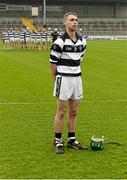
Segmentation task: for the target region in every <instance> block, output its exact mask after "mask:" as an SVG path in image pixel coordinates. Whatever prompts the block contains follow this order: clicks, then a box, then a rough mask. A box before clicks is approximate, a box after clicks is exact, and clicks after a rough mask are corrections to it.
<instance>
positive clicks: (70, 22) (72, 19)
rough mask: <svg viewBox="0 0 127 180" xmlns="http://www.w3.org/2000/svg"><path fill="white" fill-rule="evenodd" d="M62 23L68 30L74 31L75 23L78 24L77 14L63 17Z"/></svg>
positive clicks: (75, 28)
mask: <svg viewBox="0 0 127 180" xmlns="http://www.w3.org/2000/svg"><path fill="white" fill-rule="evenodd" d="M64 25H65V27H66V28H67V29H68V30H70V31H76V30H77V25H78V19H77V16H75V15H68V16H67V17H66V18H65V19H64Z"/></svg>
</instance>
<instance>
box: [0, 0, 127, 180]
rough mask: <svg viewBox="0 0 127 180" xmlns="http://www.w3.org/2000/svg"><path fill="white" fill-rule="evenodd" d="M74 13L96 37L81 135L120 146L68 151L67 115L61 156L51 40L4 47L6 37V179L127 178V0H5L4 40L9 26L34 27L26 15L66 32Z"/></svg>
mask: <svg viewBox="0 0 127 180" xmlns="http://www.w3.org/2000/svg"><path fill="white" fill-rule="evenodd" d="M32 10H33V11H32ZM68 11H74V12H76V13H77V14H78V15H79V29H80V30H81V29H82V31H81V32H82V33H83V34H84V36H88V39H87V44H88V50H87V51H86V55H85V60H84V61H83V62H82V65H81V66H82V74H83V76H82V79H83V89H84V99H83V100H82V101H81V105H80V109H79V113H78V117H77V130H76V133H77V136H78V140H80V142H81V143H83V144H86V145H88V146H89V145H90V138H91V136H92V135H93V134H95V136H97V137H101V136H102V135H104V136H105V138H106V139H107V140H108V142H114V144H113V143H109V144H106V145H105V149H104V150H103V151H92V150H91V149H90V150H88V151H82V152H77V151H73V150H71V149H68V148H67V147H66V140H67V128H66V124H67V123H66V121H65V124H64V126H65V128H64V131H63V139H64V141H65V154H63V155H62V156H57V155H56V154H55V152H54V148H53V145H52V141H53V134H54V129H53V118H54V114H55V111H56V99H55V98H54V97H53V96H52V91H53V84H54V82H53V79H52V76H51V72H50V66H49V54H50V52H49V48H50V45H51V42H50V43H49V44H48V43H46V44H45V41H43V46H46V49H44V51H43V48H42V46H40V44H36V43H35V44H31V43H28V46H27V45H26V44H25V46H22V45H23V44H19V43H18V44H16V43H14V44H12V43H11V42H10V44H9V43H7V46H5V48H6V49H3V48H2V47H4V46H2V45H3V44H2V41H0V179H51V178H52V179H62V178H63V179H127V167H126V165H127V156H126V155H127V133H126V132H127V0H0V34H1V38H2V34H3V32H6V31H9V32H10V31H16V32H17V30H21V32H22V29H25V28H26V27H25V26H24V25H23V24H22V21H21V19H20V18H21V17H24V18H26V21H25V23H26V24H27V25H28V26H30V28H33V27H32V25H30V22H31V21H32V22H33V25H34V27H35V28H37V29H38V28H39V29H42V31H43V30H44V29H45V28H46V29H47V30H49V28H50V31H51V30H52V31H54V29H56V28H57V30H58V31H59V32H62V31H63V28H64V27H63V15H64V14H65V13H66V12H68ZM32 12H33V13H32ZM27 19H29V20H30V21H27ZM50 35H51V34H50ZM11 36H12V34H11ZM11 36H10V37H11ZM34 37H35V35H34ZM43 38H45V34H44V36H43ZM43 38H42V39H43ZM89 39H94V41H92V40H89ZM96 39H97V40H96ZM98 39H100V40H98ZM101 39H103V40H101ZM109 39H111V40H110V41H109ZM117 39H119V40H122V41H116V40H117ZM50 40H51V39H50ZM34 42H35V41H34ZM8 44H9V46H10V47H11V48H10V47H9V46H8ZM47 44H48V45H49V46H48V48H47ZM34 45H35V46H34ZM14 46H15V47H16V48H17V47H18V51H17V50H16V51H15V50H14V49H13V48H14ZM29 46H30V47H31V48H32V49H27V48H29ZM36 46H38V50H41V49H42V51H36V50H37V48H36ZM24 47H25V48H24ZM8 48H9V50H7V49H8ZM21 48H24V49H23V50H22V49H21ZM33 49H34V51H33Z"/></svg>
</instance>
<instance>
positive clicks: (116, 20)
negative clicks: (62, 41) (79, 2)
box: [0, 5, 127, 35]
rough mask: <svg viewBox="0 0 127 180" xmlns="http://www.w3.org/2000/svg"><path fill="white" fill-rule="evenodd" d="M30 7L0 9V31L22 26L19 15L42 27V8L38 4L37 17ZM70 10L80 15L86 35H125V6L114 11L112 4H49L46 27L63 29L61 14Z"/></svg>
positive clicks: (126, 26) (126, 33)
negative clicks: (54, 5) (51, 5)
mask: <svg viewBox="0 0 127 180" xmlns="http://www.w3.org/2000/svg"><path fill="white" fill-rule="evenodd" d="M31 8H32V6H31V5H21V6H20V5H18V6H16V5H8V6H7V8H6V9H5V10H4V11H3V10H2V11H0V31H3V30H5V29H10V28H12V29H13V28H19V29H20V28H22V27H23V25H22V23H21V21H20V17H21V16H23V17H28V18H32V19H33V21H34V25H35V26H39V27H43V8H42V7H41V6H39V15H38V17H32V15H31ZM56 10H57V12H56ZM70 10H73V11H75V12H77V13H78V14H79V15H80V16H79V27H80V28H82V29H83V31H84V32H85V33H86V34H87V35H127V13H126V12H127V7H126V6H125V7H123V6H121V7H117V8H116V10H115V12H114V7H113V6H111V7H108V6H88V5H86V6H78V8H77V7H76V6H65V7H64V6H56V8H52V7H50V6H49V7H48V9H47V12H46V17H47V19H46V22H47V27H51V28H53V29H54V28H56V27H57V28H58V29H59V30H63V28H64V27H63V15H64V13H65V12H67V11H70Z"/></svg>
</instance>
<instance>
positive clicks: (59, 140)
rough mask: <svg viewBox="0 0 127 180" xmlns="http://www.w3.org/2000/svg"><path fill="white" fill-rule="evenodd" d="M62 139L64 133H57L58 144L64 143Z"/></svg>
mask: <svg viewBox="0 0 127 180" xmlns="http://www.w3.org/2000/svg"><path fill="white" fill-rule="evenodd" d="M61 137H62V133H55V142H56V143H57V144H59V143H61V141H62V139H61Z"/></svg>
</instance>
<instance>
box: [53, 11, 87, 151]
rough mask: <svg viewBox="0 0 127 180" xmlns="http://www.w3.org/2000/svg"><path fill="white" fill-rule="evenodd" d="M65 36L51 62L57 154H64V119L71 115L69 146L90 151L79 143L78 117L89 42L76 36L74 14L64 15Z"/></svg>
mask: <svg viewBox="0 0 127 180" xmlns="http://www.w3.org/2000/svg"><path fill="white" fill-rule="evenodd" d="M64 25H65V33H64V34H63V35H62V36H61V37H60V38H58V39H57V40H56V41H55V42H54V43H53V45H52V47H51V53H50V63H51V71H52V75H53V78H54V80H55V86H54V96H56V97H57V111H56V115H55V120H54V129H55V139H54V145H55V152H56V153H58V154H60V153H64V144H63V141H62V130H63V119H64V115H65V113H66V111H67V109H69V112H68V143H67V147H70V148H74V149H80V150H82V149H88V147H85V146H82V145H81V144H80V143H79V142H78V141H76V136H75V131H76V115H77V111H78V107H79V104H80V99H81V98H82V97H83V92H82V80H81V69H80V62H81V61H82V59H83V55H84V53H85V50H86V40H85V39H84V38H82V37H80V36H79V35H78V34H77V25H78V19H77V14H76V13H73V12H69V13H66V14H65V15H64Z"/></svg>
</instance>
